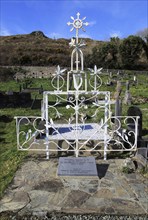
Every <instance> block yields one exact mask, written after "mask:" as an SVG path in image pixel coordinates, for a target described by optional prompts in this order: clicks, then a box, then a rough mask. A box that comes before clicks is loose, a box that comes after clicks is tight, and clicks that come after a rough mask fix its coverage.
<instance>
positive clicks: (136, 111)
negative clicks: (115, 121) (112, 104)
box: [127, 106, 142, 138]
mask: <svg viewBox="0 0 148 220" xmlns="http://www.w3.org/2000/svg"><path fill="white" fill-rule="evenodd" d="M127 115H128V116H131V117H132V116H133V117H134V116H139V120H138V137H139V138H141V137H142V112H141V110H140V108H138V107H137V106H131V107H129V109H128V111H127ZM128 129H129V130H131V131H134V130H135V124H134V121H133V120H132V118H128Z"/></svg>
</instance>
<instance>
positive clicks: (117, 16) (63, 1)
mask: <svg viewBox="0 0 148 220" xmlns="http://www.w3.org/2000/svg"><path fill="white" fill-rule="evenodd" d="M0 6H1V7H0V10H1V15H0V35H3V36H6V35H16V34H29V33H31V32H32V31H37V30H40V31H43V32H44V34H45V35H46V36H48V37H50V38H71V37H72V36H75V33H74V32H70V27H69V26H68V25H67V22H68V21H70V22H71V21H72V20H71V18H70V16H73V17H74V18H76V14H77V12H79V13H80V18H83V17H85V16H86V19H85V21H87V22H89V23H90V25H89V26H88V27H86V28H85V29H86V32H83V31H81V32H80V34H81V37H89V38H92V39H96V40H107V39H109V38H110V37H114V36H115V37H116V36H118V37H120V38H124V37H127V36H129V35H131V34H135V33H137V32H138V31H140V30H143V29H145V28H147V27H148V23H147V22H148V0H139V1H135V0H120V1H118V0H108V1H105V0H89V1H85V0H53V1H52V0H35V1H34V0H28V1H26V0H15V1H14V0H1V1H0Z"/></svg>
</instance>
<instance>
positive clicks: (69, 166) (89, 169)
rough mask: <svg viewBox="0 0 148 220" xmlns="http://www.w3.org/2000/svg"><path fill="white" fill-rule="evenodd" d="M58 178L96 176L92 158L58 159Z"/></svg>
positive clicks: (94, 163)
mask: <svg viewBox="0 0 148 220" xmlns="http://www.w3.org/2000/svg"><path fill="white" fill-rule="evenodd" d="M58 176H98V173H97V167H96V162H95V158H94V157H76V158H75V157H69V158H67V157H60V158H59V165H58Z"/></svg>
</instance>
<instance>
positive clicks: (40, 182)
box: [0, 158, 148, 216]
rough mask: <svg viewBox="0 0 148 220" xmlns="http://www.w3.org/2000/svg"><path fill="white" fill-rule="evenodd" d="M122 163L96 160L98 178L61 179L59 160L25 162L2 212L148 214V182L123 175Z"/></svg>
mask: <svg viewBox="0 0 148 220" xmlns="http://www.w3.org/2000/svg"><path fill="white" fill-rule="evenodd" d="M122 163H123V160H119V159H116V160H107V161H103V160H96V165H97V171H98V176H96V177H61V176H60V177H59V176H58V175H57V166H58V159H57V158H51V159H50V160H48V161H45V160H36V159H32V160H29V161H26V162H25V163H24V164H23V165H22V166H21V167H20V168H19V169H18V170H17V172H16V174H15V177H14V179H13V181H12V183H11V184H10V185H9V187H8V189H7V190H6V192H5V194H4V196H3V198H2V199H1V201H0V212H1V213H4V212H13V213H17V215H19V216H24V215H30V214H32V215H36V214H39V215H45V214H46V213H51V212H58V213H79V214H80V213H81V214H87V213H92V214H93V213H94V214H96V213H97V214H113V215H133V214H135V215H143V214H148V200H147V198H148V197H147V195H148V186H147V183H148V182H147V179H146V178H144V177H143V176H141V175H140V174H138V173H132V174H125V173H123V172H121V167H122Z"/></svg>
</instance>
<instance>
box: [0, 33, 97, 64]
mask: <svg viewBox="0 0 148 220" xmlns="http://www.w3.org/2000/svg"><path fill="white" fill-rule="evenodd" d="M85 41H86V43H87V47H86V49H84V50H85V54H86V55H87V54H88V53H90V52H91V51H92V48H93V47H94V46H95V45H99V43H100V42H99V41H93V40H91V39H85ZM69 42H70V39H62V38H61V39H57V40H56V39H51V38H47V37H46V36H45V35H44V34H43V33H42V32H40V31H37V32H32V33H31V34H26V35H15V36H5V37H2V36H1V37H0V51H1V54H0V56H1V59H0V65H4V66H6V65H8V66H13V65H32V66H47V65H58V64H60V65H61V66H69V65H70V54H71V49H70V48H69Z"/></svg>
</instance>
